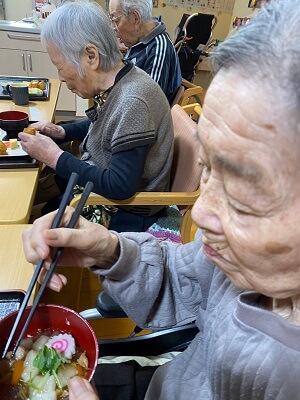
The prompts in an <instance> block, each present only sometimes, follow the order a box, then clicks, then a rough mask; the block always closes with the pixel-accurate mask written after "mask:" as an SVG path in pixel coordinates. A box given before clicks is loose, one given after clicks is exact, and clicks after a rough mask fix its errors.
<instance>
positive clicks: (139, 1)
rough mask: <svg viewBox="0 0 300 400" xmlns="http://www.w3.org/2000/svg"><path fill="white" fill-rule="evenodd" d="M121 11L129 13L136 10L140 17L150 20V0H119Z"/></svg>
mask: <svg viewBox="0 0 300 400" xmlns="http://www.w3.org/2000/svg"><path fill="white" fill-rule="evenodd" d="M119 4H120V6H121V9H122V12H123V13H124V14H125V15H129V14H130V13H131V12H132V11H135V10H136V11H138V12H139V13H140V15H141V17H142V19H144V20H146V21H150V20H151V19H152V9H153V3H152V0H119Z"/></svg>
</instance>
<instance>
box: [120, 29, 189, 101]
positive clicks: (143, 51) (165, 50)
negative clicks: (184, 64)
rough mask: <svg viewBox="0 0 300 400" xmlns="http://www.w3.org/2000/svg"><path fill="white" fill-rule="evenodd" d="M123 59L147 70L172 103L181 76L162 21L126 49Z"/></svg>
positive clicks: (174, 52) (172, 47)
mask: <svg viewBox="0 0 300 400" xmlns="http://www.w3.org/2000/svg"><path fill="white" fill-rule="evenodd" d="M125 59H127V60H131V61H132V62H133V63H134V64H135V65H136V66H137V67H139V68H141V69H142V70H144V71H145V72H147V74H148V75H150V76H151V78H152V79H154V80H155V81H156V82H157V83H158V84H159V85H160V87H161V88H162V90H163V92H164V93H165V95H166V96H167V99H168V101H169V103H170V105H171V104H172V101H173V100H174V97H175V95H176V93H177V91H178V89H179V87H180V85H181V81H182V77H181V71H180V65H179V60H178V56H177V53H176V50H175V48H174V45H173V43H172V41H171V39H170V37H169V35H168V34H167V32H166V26H165V24H164V23H162V22H158V23H157V25H156V27H155V28H154V29H153V31H152V32H150V33H149V35H147V36H146V37H144V38H143V39H142V40H141V41H140V42H139V43H137V44H135V45H134V46H132V47H131V48H130V49H129V50H128V52H127V54H126V55H125Z"/></svg>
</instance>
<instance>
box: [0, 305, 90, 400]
mask: <svg viewBox="0 0 300 400" xmlns="http://www.w3.org/2000/svg"><path fill="white" fill-rule="evenodd" d="M30 309H31V307H27V308H26V310H25V312H24V315H23V317H22V319H21V321H20V323H19V326H18V329H17V331H16V334H15V339H14V340H16V338H17V337H18V335H19V334H20V332H21V329H22V326H23V324H24V322H25V321H26V318H27V316H28V314H29V312H30ZM16 316H17V312H14V313H11V314H9V315H8V316H7V317H5V318H4V319H3V320H2V321H0V332H1V336H0V351H1V354H2V352H3V350H4V347H5V344H6V342H7V339H8V337H9V334H10V331H11V329H12V326H13V323H14V321H15V318H16ZM14 340H13V342H12V346H11V349H12V348H13V345H14V343H15V341H14ZM11 349H9V350H11ZM10 354H11V353H10V352H8V354H7V360H8V362H5V368H4V370H3V371H2V372H1V376H0V398H1V400H12V399H19V398H20V399H22V398H25V399H29V400H35V399H47V400H58V399H66V398H67V397H68V391H67V384H68V382H69V380H70V379H71V378H72V377H74V376H75V375H79V376H82V377H84V378H85V379H88V380H91V379H92V377H93V375H94V372H95V369H96V366H97V363H98V343H97V339H96V336H95V334H94V332H93V330H92V328H91V326H90V325H89V324H88V322H87V321H86V320H85V319H84V318H83V317H81V316H80V315H79V314H78V313H76V312H75V311H73V310H71V309H68V308H66V307H63V306H59V305H39V306H38V308H37V309H36V311H35V313H34V315H33V318H32V320H31V322H30V324H29V327H28V329H27V331H26V334H25V337H24V339H23V340H22V341H21V344H20V346H19V348H18V350H17V352H16V354H15V357H14V358H13V359H12V360H10Z"/></svg>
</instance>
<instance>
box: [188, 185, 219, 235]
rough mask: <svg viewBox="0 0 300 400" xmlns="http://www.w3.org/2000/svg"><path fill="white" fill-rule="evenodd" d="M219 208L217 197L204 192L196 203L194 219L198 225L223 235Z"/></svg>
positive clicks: (193, 210) (193, 211) (193, 212)
mask: <svg viewBox="0 0 300 400" xmlns="http://www.w3.org/2000/svg"><path fill="white" fill-rule="evenodd" d="M218 215H219V206H218V201H217V199H216V196H215V195H213V194H212V193H211V192H210V193H209V192H207V191H204V192H203V193H201V195H200V197H199V198H198V199H197V201H196V202H195V204H194V206H193V209H192V217H193V220H194V221H195V223H196V225H197V226H198V227H199V228H201V229H205V230H206V231H210V232H212V233H214V234H223V233H224V231H223V227H222V224H221V221H220V218H219V216H218Z"/></svg>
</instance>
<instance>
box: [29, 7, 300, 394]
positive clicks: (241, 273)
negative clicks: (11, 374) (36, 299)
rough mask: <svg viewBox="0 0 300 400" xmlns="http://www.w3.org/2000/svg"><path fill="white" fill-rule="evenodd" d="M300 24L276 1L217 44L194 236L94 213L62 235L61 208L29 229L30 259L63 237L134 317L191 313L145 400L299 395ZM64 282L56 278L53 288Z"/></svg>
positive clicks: (171, 322) (179, 319)
mask: <svg viewBox="0 0 300 400" xmlns="http://www.w3.org/2000/svg"><path fill="white" fill-rule="evenodd" d="M299 20H300V2H299V1H295V0H273V1H272V2H271V3H270V4H269V5H266V6H265V7H264V8H263V9H262V10H261V11H260V12H259V13H258V15H257V16H256V17H255V18H253V20H251V21H250V22H249V23H248V24H247V25H246V26H244V27H243V28H241V29H240V30H239V31H238V32H237V33H236V34H235V35H233V36H231V37H230V38H229V39H227V40H226V41H224V43H223V44H222V45H220V46H218V48H217V49H216V50H215V54H214V56H213V57H214V68H215V71H216V75H215V77H214V78H213V80H212V82H211V84H210V86H209V88H208V91H207V94H206V97H205V102H204V106H203V112H202V115H201V118H200V121H199V127H198V136H199V140H200V143H201V147H200V154H199V157H200V163H201V164H202V165H203V174H202V178H201V183H200V197H199V198H198V199H197V201H196V203H195V205H194V207H193V211H192V215H193V218H194V221H195V222H196V224H197V225H198V226H199V228H200V229H199V231H198V232H197V234H196V237H195V240H194V241H193V242H191V243H188V244H185V245H175V244H174V243H166V242H163V243H158V242H157V241H156V240H155V238H153V237H151V235H148V234H146V233H140V234H136V233H120V234H118V233H115V232H111V231H107V230H106V229H105V228H104V227H102V226H100V225H95V224H91V223H90V222H88V221H85V220H84V219H81V221H80V222H79V224H78V226H77V229H75V230H73V231H71V230H68V229H66V228H59V229H56V230H54V231H53V230H51V229H49V228H50V226H51V222H52V221H53V218H54V213H53V214H52V215H47V216H45V217H43V219H40V220H38V221H37V224H36V225H35V226H33V227H32V228H30V230H28V231H27V232H26V233H25V235H24V249H25V253H26V256H27V259H28V261H30V262H32V263H36V262H37V260H38V259H39V257H43V258H44V259H46V267H47V266H48V265H49V262H50V261H51V249H52V248H53V247H55V248H57V247H65V253H64V255H63V257H65V258H64V259H62V260H61V264H62V265H72V262H75V259H76V264H77V265H78V264H80V265H81V267H83V268H90V270H91V271H93V272H94V273H95V274H97V275H98V276H99V277H101V282H102V284H103V287H104V289H105V291H106V292H107V293H108V294H109V295H110V296H112V297H113V298H114V300H115V301H116V302H117V303H118V304H120V306H121V307H122V308H123V309H124V311H125V312H126V313H127V314H128V316H129V317H130V318H132V319H133V320H134V321H135V322H136V323H137V325H138V326H140V327H142V328H147V329H151V330H159V329H163V328H167V327H168V328H170V327H173V326H182V325H185V324H188V323H190V322H193V321H195V323H196V325H197V326H198V328H199V333H198V334H197V335H196V336H195V338H194V339H193V341H192V342H191V344H190V345H189V347H188V348H187V349H186V350H184V351H183V352H182V353H181V354H179V355H177V356H176V357H175V358H174V359H173V360H172V361H170V362H167V363H166V364H164V365H162V366H160V367H158V368H157V369H156V371H155V373H154V375H153V377H152V379H151V380H150V383H149V386H148V389H147V392H146V393H145V395H144V396H143V397H142V396H141V397H139V398H144V399H145V400H175V399H176V400H242V399H243V400H267V399H268V400H296V399H297V400H298V399H299V398H300V379H299V377H300V341H299V338H300V168H299V164H300V113H299V107H300V74H299V63H300V33H299ZM72 212H73V210H72V209H69V210H67V211H66V217H65V222H64V224H66V222H67V221H68V219H69V218H70V214H72ZM74 252H75V254H74V255H73V253H74ZM65 283H66V282H65V281H63V280H62V279H61V277H59V276H58V275H55V276H54V277H53V279H52V282H51V287H52V289H55V290H60V289H61V288H62V287H63V286H64V284H65ZM106 367H107V366H106ZM101 368H103V369H104V367H101ZM100 372H101V369H99V370H98V371H97V373H99V375H98V382H97V383H98V384H99V387H98V390H99V393H100V399H101V400H107V399H109V400H113V399H118V398H122V399H124V400H125V399H126V400H127V399H128V398H126V397H122V396H120V397H119V396H118V394H116V388H115V387H111V395H110V396H102V391H103V389H104V387H105V384H109V377H108V379H107V380H104V374H100ZM112 373H113V372H112V370H111V374H112ZM117 374H118V366H116V367H115V371H114V376H118V375H117ZM75 383H76V382H75ZM81 383H83V382H81ZM119 388H120V386H119V387H118V388H117V389H119ZM75 398H76V397H75ZM91 398H92V397H91ZM86 399H87V400H88V399H90V397H88V396H87V397H86Z"/></svg>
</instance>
